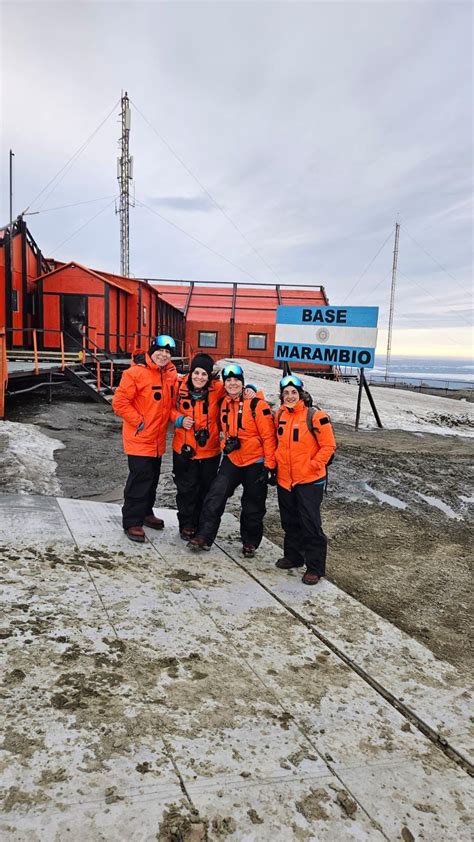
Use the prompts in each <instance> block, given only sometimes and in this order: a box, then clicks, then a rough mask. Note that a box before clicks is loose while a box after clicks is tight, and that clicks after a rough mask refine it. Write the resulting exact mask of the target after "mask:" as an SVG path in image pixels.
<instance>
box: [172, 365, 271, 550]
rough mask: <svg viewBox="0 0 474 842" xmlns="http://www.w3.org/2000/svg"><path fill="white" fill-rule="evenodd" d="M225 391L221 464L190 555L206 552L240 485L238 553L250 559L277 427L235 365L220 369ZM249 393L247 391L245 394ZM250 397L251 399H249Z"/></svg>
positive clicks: (255, 544) (258, 537) (258, 532)
mask: <svg viewBox="0 0 474 842" xmlns="http://www.w3.org/2000/svg"><path fill="white" fill-rule="evenodd" d="M222 379H223V381H224V386H225V390H226V392H227V394H226V396H225V398H224V400H223V401H222V403H221V411H220V424H221V430H222V432H223V434H224V442H223V453H224V456H223V459H222V462H221V465H220V468H219V471H218V472H217V476H216V478H215V480H214V482H213V483H212V485H211V488H210V490H209V492H208V494H207V496H206V499H205V500H204V503H203V507H202V512H201V517H200V519H199V524H198V530H197V534H196V536H195V537H194V538H191V540H190V541H189V543H188V547H189V548H190V549H192V550H209V549H210V547H211V545H212V543H213V541H214V539H215V537H216V535H217V531H218V529H219V525H220V522H221V517H222V515H223V513H224V509H225V505H226V502H227V500H228V499H229V497H231V496H232V494H233V493H234V491H235V489H236V488H237V487H238V486H239V485H242V486H243V494H242V512H241V516H240V535H241V538H242V545H243V546H242V553H243V555H244V556H245V557H246V558H253V556H254V555H255V550H256V549H257V547H258V546H259V544H260V542H261V540H262V535H263V518H264V515H265V501H266V497H267V484H268V482H269V480H270V481H271V480H272V479H273V476H272V475H273V474H274V471H275V465H276V462H275V446H276V441H275V428H274V425H273V417H272V413H271V409H270V407H269V406H268V404H267V402H266V401H265V400H264V399H263V397H259V396H258V394H257V395H256V396H255V392H256V390H255V389H254V387H247V390H245V388H244V372H243V370H242V368H241V366H240V365H238V364H237V363H230V364H229V365H226V366H225V367H224V368H223V370H222ZM249 388H251V392H249V391H248V389H249ZM250 395H253V397H250Z"/></svg>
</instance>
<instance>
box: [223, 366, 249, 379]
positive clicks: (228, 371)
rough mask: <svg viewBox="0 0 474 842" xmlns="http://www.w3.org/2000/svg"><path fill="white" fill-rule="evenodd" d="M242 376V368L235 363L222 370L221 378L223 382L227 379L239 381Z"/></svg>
mask: <svg viewBox="0 0 474 842" xmlns="http://www.w3.org/2000/svg"><path fill="white" fill-rule="evenodd" d="M243 376H244V370H243V368H242V366H240V365H237V363H230V365H226V366H225V367H224V368H223V369H222V377H223V379H224V380H227V378H228V377H238V379H239V380H240V379H241V378H243Z"/></svg>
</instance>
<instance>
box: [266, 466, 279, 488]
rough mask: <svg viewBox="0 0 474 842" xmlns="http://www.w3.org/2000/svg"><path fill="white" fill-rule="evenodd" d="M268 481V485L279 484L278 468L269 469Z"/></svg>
mask: <svg viewBox="0 0 474 842" xmlns="http://www.w3.org/2000/svg"><path fill="white" fill-rule="evenodd" d="M267 483H268V485H276V484H277V469H276V468H270V470H269V471H268V479H267Z"/></svg>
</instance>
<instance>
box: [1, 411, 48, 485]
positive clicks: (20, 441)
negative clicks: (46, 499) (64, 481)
mask: <svg viewBox="0 0 474 842" xmlns="http://www.w3.org/2000/svg"><path fill="white" fill-rule="evenodd" d="M62 447H64V444H63V443H62V442H61V441H58V440H57V439H52V438H50V437H49V436H45V435H44V433H41V432H40V430H38V428H37V427H35V426H34V424H17V423H15V422H13V421H1V422H0V480H1V481H0V489H1V490H2V491H3V492H8V493H12V494H14V493H16V494H18V493H20V494H51V495H55V494H59V493H60V491H61V489H60V485H59V481H58V479H57V477H56V467H57V466H56V462H55V460H54V451H55V450H58V449H60V448H62Z"/></svg>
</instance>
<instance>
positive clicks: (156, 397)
mask: <svg viewBox="0 0 474 842" xmlns="http://www.w3.org/2000/svg"><path fill="white" fill-rule="evenodd" d="M176 384H177V374H176V368H175V366H174V365H173V363H172V362H169V363H167V364H166V365H165V366H164V367H163V368H159V366H157V365H155V363H154V362H153V361H152V360H151V358H150V357H149V356H148V354H146V353H145V352H144V351H142V350H141V349H138V350H136V351H134V352H133V355H132V365H131V367H130V368H127V369H126V370H125V371H124V373H123V374H122V379H121V381H120V384H119V386H118V387H117V389H116V390H115V394H114V397H113V400H112V407H113V410H114V412H115V414H116V415H119V416H120V417H121V418H123V449H124V450H125V453H126V454H127V455H128V456H162V455H163V453H164V452H165V450H166V429H167V426H168V421H169V417H170V412H171V409H172V407H173V405H174V402H175V400H176V388H177V385H176ZM141 423H143V424H144V427H143V429H142V430H138V429H137V428H138V427H139V425H140V424H141Z"/></svg>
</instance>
